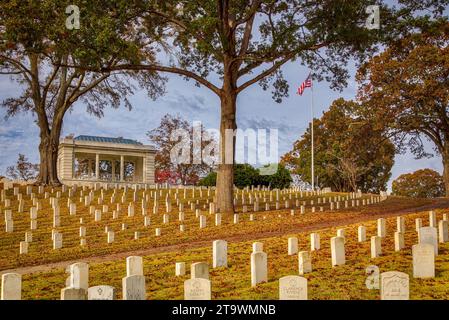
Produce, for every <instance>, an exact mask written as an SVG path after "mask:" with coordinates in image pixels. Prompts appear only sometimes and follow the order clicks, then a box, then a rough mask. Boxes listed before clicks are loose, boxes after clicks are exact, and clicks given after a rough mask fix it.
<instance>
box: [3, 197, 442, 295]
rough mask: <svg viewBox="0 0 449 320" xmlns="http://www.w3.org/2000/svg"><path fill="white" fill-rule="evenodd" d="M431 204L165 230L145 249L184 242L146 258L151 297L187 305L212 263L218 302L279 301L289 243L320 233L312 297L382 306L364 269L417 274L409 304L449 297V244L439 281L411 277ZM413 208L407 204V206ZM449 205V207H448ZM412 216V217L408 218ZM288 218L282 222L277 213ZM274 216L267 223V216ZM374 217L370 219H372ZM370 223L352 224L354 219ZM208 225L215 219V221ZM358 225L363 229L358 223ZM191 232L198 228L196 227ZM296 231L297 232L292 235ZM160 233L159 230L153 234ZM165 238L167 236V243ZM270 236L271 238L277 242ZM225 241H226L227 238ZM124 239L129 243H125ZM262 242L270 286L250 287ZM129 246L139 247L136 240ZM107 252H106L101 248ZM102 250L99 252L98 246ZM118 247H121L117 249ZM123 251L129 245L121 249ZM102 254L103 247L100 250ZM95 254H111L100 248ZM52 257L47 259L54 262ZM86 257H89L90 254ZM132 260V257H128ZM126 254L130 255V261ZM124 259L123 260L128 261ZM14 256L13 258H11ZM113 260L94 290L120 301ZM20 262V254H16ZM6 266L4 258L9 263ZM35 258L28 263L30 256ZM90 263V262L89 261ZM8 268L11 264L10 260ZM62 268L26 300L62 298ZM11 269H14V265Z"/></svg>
mask: <svg viewBox="0 0 449 320" xmlns="http://www.w3.org/2000/svg"><path fill="white" fill-rule="evenodd" d="M429 203H430V202H429V201H428V200H412V199H401V198H389V199H388V200H386V201H384V202H382V203H380V204H377V205H372V206H367V207H364V208H358V209H357V210H348V211H347V212H345V211H344V210H343V211H338V212H333V213H316V214H312V213H309V214H305V215H303V216H300V215H296V216H294V217H290V216H289V210H288V212H287V210H280V211H272V212H261V213H258V214H257V215H258V219H259V221H257V220H256V221H253V222H249V221H247V220H248V219H247V217H241V221H242V222H241V223H239V224H238V225H233V226H230V222H229V223H228V224H225V225H224V226H222V227H221V228H218V227H215V226H210V227H207V228H206V229H202V230H199V229H197V228H195V231H188V230H189V229H187V231H186V232H185V233H184V234H181V233H179V231H178V230H176V231H175V229H176V228H173V229H172V232H173V234H170V233H169V232H170V231H168V230H167V231H165V232H164V231H163V236H162V237H160V238H159V239H157V244H156V240H154V241H153V238H151V237H149V238H146V239H144V240H142V243H141V244H140V246H143V245H145V246H147V247H151V246H158V245H159V246H160V245H169V244H171V245H173V244H176V243H178V244H179V243H184V245H182V246H181V245H179V246H175V247H171V248H166V249H167V252H159V253H154V254H151V255H143V261H144V275H145V277H146V287H147V288H146V289H147V297H148V299H151V300H155V299H183V284H184V281H185V280H186V279H188V278H189V277H190V264H191V263H193V262H208V263H209V265H210V269H209V271H210V280H211V284H212V299H239V300H241V299H278V283H279V282H278V279H279V278H281V277H283V276H286V275H297V274H298V258H297V255H292V256H288V255H287V239H288V237H291V236H295V237H298V239H299V251H301V250H307V251H308V250H310V233H311V232H318V233H319V234H320V237H321V249H320V250H318V251H314V252H312V253H311V257H312V267H313V272H311V273H309V274H306V275H304V276H305V277H306V278H307V279H308V293H309V299H375V300H378V299H379V297H380V295H379V290H368V289H367V288H366V286H365V280H366V275H365V269H366V267H368V266H369V265H377V266H378V267H379V268H380V272H385V271H393V270H395V271H402V272H405V273H407V274H409V275H410V299H447V292H448V291H449V243H444V244H439V255H438V256H437V257H436V260H435V267H436V277H435V278H433V279H428V280H423V279H414V278H413V276H412V256H411V246H412V245H413V244H415V243H417V241H418V240H417V233H416V231H415V218H418V217H420V218H422V219H423V226H426V225H428V221H429V220H428V210H429V209H428V208H427V207H425V206H426V205H429ZM407 204H408V205H407ZM420 206H424V207H421V208H420V209H418V211H419V212H417V213H414V212H413V210H407V208H411V207H420ZM437 207H440V208H439V209H436V210H435V211H436V213H437V219H438V220H441V219H442V215H443V213H447V212H448V211H449V210H448V209H446V210H445V208H449V206H447V202H445V201H442V202H441V203H440V205H438V206H437ZM442 207H444V208H442ZM407 211H410V212H409V213H407ZM391 213H395V214H396V215H399V214H400V213H402V214H401V215H402V216H404V217H405V223H406V232H405V248H404V249H403V250H402V251H401V252H395V251H394V231H396V217H395V216H390V217H389V218H388V214H391ZM279 214H280V215H281V217H279V216H278V215H279ZM263 215H265V216H267V218H266V219H265V220H262V218H261V217H262V216H263ZM369 216H371V217H372V218H371V219H369V218H368V219H367V217H369ZM361 217H363V218H362V219H361V220H360V222H359V221H358V220H356V221H353V222H352V223H345V222H348V221H351V219H357V218H361ZM379 217H385V218H386V222H387V236H386V238H383V239H382V256H381V257H379V258H375V259H371V258H370V241H369V239H370V237H371V236H373V235H376V232H377V231H376V230H377V229H376V219H377V218H379ZM208 221H209V216H208ZM354 222H357V223H354ZM359 225H364V226H366V228H367V229H366V236H367V241H365V242H363V243H358V242H357V227H358V226H359ZM337 226H339V227H338V228H342V226H344V229H345V230H346V243H345V249H346V265H344V266H338V267H332V266H331V254H330V238H331V237H333V236H335V235H336V230H337ZM190 228H193V226H191V227H190ZM292 229H296V230H297V231H291V230H292ZM151 230H152V231H153V228H151ZM164 233H165V237H164ZM270 233H271V234H272V235H271V236H270ZM225 235H226V236H225ZM126 236H127V235H125V236H124V237H126ZM216 239H224V240H228V268H217V269H212V240H216ZM199 240H200V241H202V242H201V243H204V245H202V246H200V247H195V248H193V247H192V246H190V245H189V243H192V244H194V243H195V241H199ZM255 241H260V242H263V244H264V251H265V252H266V253H267V254H268V283H263V284H260V285H258V286H257V287H255V288H252V287H251V278H250V254H251V252H252V243H253V242H255ZM130 242H132V241H131V240H130ZM99 247H100V246H99ZM94 248H96V247H94ZM114 248H115V249H114ZM114 248H111V249H110V251H109V250H108V251H109V252H113V251H114V250H118V251H119V250H123V249H126V247H125V246H124V247H117V248H116V247H114ZM97 249H98V248H97ZM96 252H104V251H102V250H99V249H98V250H97V251H96ZM81 253H82V251H77V250H76V249H67V250H64V249H62V250H61V252H60V253H58V254H53V253H51V252H50V251H47V250H45V249H44V250H43V252H42V257H37V254H33V257H34V259H35V260H34V261H29V260H22V257H20V258H19V261H18V262H16V263H12V264H14V265H26V264H31V263H32V262H41V261H57V260H58V259H60V260H64V258H65V257H70V258H73V256H72V254H75V255H79V256H82V254H81ZM47 255H48V257H47ZM88 255H90V254H88V253H87V252H86V255H85V256H88ZM129 255H131V254H129ZM125 256H126V255H125ZM125 256H124V257H125ZM9 257H10V258H13V256H11V255H10V256H9ZM124 257H120V258H118V257H117V258H118V259H117V258H116V259H110V261H102V262H90V263H89V286H95V285H105V284H107V285H111V286H113V287H115V288H116V289H117V293H118V297H117V298H118V299H120V298H121V286H122V285H121V279H122V277H124V276H125V275H126V262H125V258H124ZM14 258H15V259H17V256H14ZM2 259H3V260H2V261H4V257H2ZM23 259H28V258H23ZM86 261H89V260H86ZM176 262H185V263H186V275H185V276H181V277H176V276H175V275H174V274H175V263H176ZM3 263H5V262H3ZM68 264H69V263H66V264H61V266H59V267H57V268H56V269H53V270H50V271H45V272H35V273H29V274H24V275H23V282H22V286H23V287H22V288H23V290H22V292H23V293H22V299H59V297H60V290H61V289H62V288H63V287H64V286H65V279H66V277H67V274H66V273H65V267H63V266H62V265H64V266H66V265H68ZM10 265H11V264H10Z"/></svg>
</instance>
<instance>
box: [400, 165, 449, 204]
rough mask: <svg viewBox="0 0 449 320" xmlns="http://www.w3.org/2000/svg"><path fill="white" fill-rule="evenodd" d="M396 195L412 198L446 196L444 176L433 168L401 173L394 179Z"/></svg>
mask: <svg viewBox="0 0 449 320" xmlns="http://www.w3.org/2000/svg"><path fill="white" fill-rule="evenodd" d="M392 191H393V194H394V195H397V196H404V197H412V198H436V197H442V196H444V194H445V193H444V182H443V177H442V176H441V175H440V174H439V173H438V172H436V171H434V170H432V169H421V170H417V171H415V172H412V173H406V174H402V175H400V176H399V177H398V178H397V179H395V180H394V181H393V184H392Z"/></svg>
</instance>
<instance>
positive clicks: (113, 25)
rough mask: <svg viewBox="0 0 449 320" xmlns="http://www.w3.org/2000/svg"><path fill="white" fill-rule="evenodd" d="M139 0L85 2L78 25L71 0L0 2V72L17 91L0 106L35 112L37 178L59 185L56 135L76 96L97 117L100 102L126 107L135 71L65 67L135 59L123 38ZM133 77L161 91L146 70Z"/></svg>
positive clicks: (9, 113)
mask: <svg viewBox="0 0 449 320" xmlns="http://www.w3.org/2000/svg"><path fill="white" fill-rule="evenodd" d="M138 2H139V1H137V2H136V1H122V0H119V1H115V0H114V1H112V0H111V1H102V2H90V3H86V2H84V6H83V7H82V8H81V9H80V10H81V12H80V15H79V29H77V25H76V24H77V23H76V24H75V22H76V21H72V20H70V19H72V18H70V16H68V15H67V14H66V8H67V6H68V5H69V4H70V1H63V0H44V1H33V0H24V1H2V2H0V12H1V13H0V36H1V40H2V41H1V43H0V75H5V76H9V77H11V78H12V79H13V80H14V81H16V82H17V85H18V88H19V90H20V93H19V94H18V95H17V96H13V97H8V98H6V99H5V100H4V101H3V102H2V106H3V107H5V108H6V111H7V117H11V116H14V115H16V114H18V113H19V112H22V111H25V112H32V113H33V115H35V117H36V123H37V125H38V126H39V138H40V143H39V154H40V169H39V176H38V178H37V183H38V184H43V185H47V184H50V185H58V184H60V182H59V180H58V177H57V171H56V168H57V166H56V164H57V152H58V146H59V139H60V135H61V130H62V127H63V122H64V117H65V115H66V114H67V112H69V111H70V110H71V108H73V107H74V106H75V105H80V104H81V103H78V104H76V102H78V101H81V102H83V103H84V104H85V105H86V107H87V111H88V112H89V113H91V114H93V115H95V116H98V117H101V116H102V115H103V109H104V108H105V106H107V105H110V106H112V107H115V108H116V107H118V106H119V105H120V104H121V102H123V103H124V104H125V106H126V107H128V108H130V106H131V105H130V103H129V101H128V99H127V96H128V95H130V94H132V93H133V89H134V87H133V84H131V83H130V82H129V78H130V77H137V75H136V74H133V73H132V72H129V71H117V72H95V71H87V69H80V68H75V67H72V66H71V65H83V66H90V67H91V69H95V68H98V67H99V66H105V65H107V66H114V65H116V64H117V63H118V62H124V61H127V62H129V61H131V60H132V59H134V58H135V57H137V56H138V55H137V53H138V50H137V46H136V45H135V44H134V43H133V41H130V40H129V39H132V33H131V32H130V31H129V30H128V29H127V28H128V27H129V23H131V22H132V21H133V20H135V19H136V12H140V9H139V6H138V5H137V3H138ZM67 19H69V20H70V21H67ZM73 19H76V17H73ZM66 22H68V24H66ZM70 23H72V24H70ZM74 24H75V25H74ZM68 26H69V27H70V28H68ZM72 27H73V28H72ZM70 29H72V30H70ZM147 57H148V56H147ZM125 76H126V77H125ZM138 80H139V81H141V83H145V86H146V87H147V88H149V93H150V95H151V96H153V97H154V96H155V95H156V94H158V93H160V92H161V91H160V87H159V81H158V80H159V77H158V76H157V75H155V74H153V73H147V74H146V75H140V78H138Z"/></svg>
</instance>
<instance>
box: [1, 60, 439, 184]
mask: <svg viewBox="0 0 449 320" xmlns="http://www.w3.org/2000/svg"><path fill="white" fill-rule="evenodd" d="M283 72H284V75H285V77H286V79H287V80H288V83H289V85H290V96H289V97H288V98H287V99H284V101H283V102H282V103H281V104H277V103H275V102H274V101H273V100H272V99H271V93H270V92H269V91H263V90H262V89H261V88H260V87H259V86H258V85H257V84H256V85H254V86H252V87H250V88H249V89H247V90H246V91H245V92H243V93H242V94H241V95H240V96H239V98H238V115H237V122H238V127H239V128H241V129H248V128H252V129H256V130H257V129H258V128H267V129H268V128H277V129H278V130H279V155H282V154H284V153H285V152H287V151H289V150H290V149H291V148H292V145H293V142H294V141H295V140H297V139H298V138H299V137H300V136H301V135H302V134H303V133H304V131H305V130H306V127H307V126H308V122H309V121H310V94H311V92H310V90H306V93H305V94H304V95H303V96H298V95H296V94H295V90H296V87H297V86H298V85H299V84H300V83H301V82H302V81H303V80H304V79H305V77H306V76H307V74H308V71H307V69H305V68H304V67H302V66H300V65H299V64H297V63H290V64H287V65H285V66H284V68H283ZM352 74H354V69H352ZM355 90H356V87H355V83H354V81H353V79H351V81H350V82H349V85H348V87H347V88H346V89H345V90H344V91H343V92H341V93H340V92H335V91H332V90H331V89H330V88H329V84H328V83H326V82H320V83H315V84H314V97H315V110H314V111H315V116H320V115H321V114H322V113H323V111H325V110H327V109H328V108H329V106H330V104H331V102H332V101H333V100H335V99H337V98H339V97H343V98H345V99H353V98H354V96H355ZM166 91H167V92H166V94H165V95H164V96H163V97H161V98H159V99H158V100H156V101H152V100H150V99H148V98H147V95H146V93H145V92H144V91H140V92H137V93H136V94H135V95H134V96H133V97H132V99H131V101H132V103H133V106H134V108H133V110H132V111H128V110H125V109H124V108H123V109H119V110H115V109H111V108H107V110H106V112H105V116H104V117H103V118H101V119H98V118H95V117H93V116H90V115H89V114H88V113H86V112H85V111H86V108H85V106H84V105H83V104H81V103H79V104H77V105H76V106H75V108H73V111H72V112H71V113H70V114H67V116H66V118H65V122H64V127H63V136H65V135H68V134H72V133H73V134H75V135H81V134H87V135H98V136H110V137H119V136H122V137H126V138H131V139H137V140H139V141H141V142H143V143H151V142H150V141H149V140H148V138H147V137H146V132H147V131H148V130H151V129H153V128H155V127H156V126H157V125H158V123H159V121H160V119H161V117H162V116H163V115H164V114H166V113H171V114H180V115H181V116H182V117H184V118H186V119H188V120H190V121H202V123H203V124H204V125H205V127H206V128H218V124H219V100H218V98H217V97H216V96H215V95H214V94H213V93H211V92H210V91H209V90H207V89H205V88H203V87H201V88H198V87H196V86H195V85H194V83H193V82H192V81H189V82H186V81H184V80H183V79H182V78H180V77H178V76H169V82H168V83H167V88H166ZM19 92H20V88H19V87H18V86H17V84H16V83H14V82H11V81H10V80H9V79H8V78H7V77H6V76H2V77H0V99H2V100H3V99H5V98H7V97H11V96H15V95H17V94H18V93H19ZM4 115H5V111H4V110H0V174H2V173H4V172H5V170H6V167H7V166H8V165H11V164H13V163H14V162H15V160H16V159H17V155H18V153H24V154H25V155H26V156H28V157H29V158H30V160H31V161H33V162H37V161H38V134H39V132H38V128H37V125H36V124H35V122H34V121H35V118H34V116H33V115H32V114H21V115H18V116H16V117H14V118H11V119H9V120H5V119H4ZM428 149H429V150H431V145H430V144H429V147H428ZM419 168H432V169H435V170H437V171H439V172H441V170H442V165H441V160H440V158H439V157H438V156H435V157H433V158H430V159H421V160H415V159H414V157H413V156H412V155H411V154H405V155H398V156H397V157H396V162H395V165H394V168H393V175H392V179H394V178H396V177H397V176H398V175H400V174H402V173H405V172H410V171H414V170H416V169H419ZM390 184H391V181H390Z"/></svg>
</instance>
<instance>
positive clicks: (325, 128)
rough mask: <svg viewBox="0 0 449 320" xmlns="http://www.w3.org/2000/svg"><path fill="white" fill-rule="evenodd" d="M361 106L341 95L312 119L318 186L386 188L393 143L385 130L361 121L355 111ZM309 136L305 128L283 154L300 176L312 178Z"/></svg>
mask: <svg viewBox="0 0 449 320" xmlns="http://www.w3.org/2000/svg"><path fill="white" fill-rule="evenodd" d="M363 108H364V106H363V105H360V104H358V103H356V102H353V101H346V100H344V99H342V98H340V99H337V100H335V101H334V102H333V103H332V105H331V106H330V108H329V110H328V111H326V112H324V113H323V115H322V117H321V118H320V119H315V120H314V142H315V148H314V153H315V154H314V158H315V175H316V180H317V182H318V186H320V187H321V188H324V187H331V188H332V189H333V190H336V191H346V192H347V191H356V190H357V189H361V190H362V191H363V192H376V193H378V192H379V191H382V190H385V189H386V185H387V182H388V180H389V178H390V176H391V168H392V166H393V164H394V156H395V147H394V145H393V143H392V142H391V141H390V140H389V139H386V138H385V136H384V131H383V130H381V129H376V128H375V127H374V126H372V125H370V124H369V123H364V122H363V121H362V120H361V119H360V118H359V117H358V116H357V111H358V110H359V109H363ZM310 152H311V136H310V130H307V131H306V132H305V133H304V134H303V136H302V137H301V139H299V140H297V141H296V142H295V143H294V146H293V150H291V151H290V152H288V153H286V154H285V155H284V156H283V157H282V163H284V164H285V165H286V166H287V168H288V169H290V170H291V171H292V172H293V173H294V174H298V175H299V176H300V177H301V180H302V181H304V182H308V181H310V180H311V173H310V171H311V170H310V167H311V155H310Z"/></svg>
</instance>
